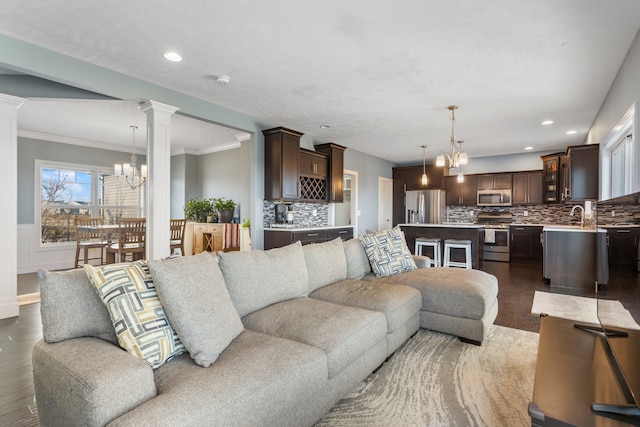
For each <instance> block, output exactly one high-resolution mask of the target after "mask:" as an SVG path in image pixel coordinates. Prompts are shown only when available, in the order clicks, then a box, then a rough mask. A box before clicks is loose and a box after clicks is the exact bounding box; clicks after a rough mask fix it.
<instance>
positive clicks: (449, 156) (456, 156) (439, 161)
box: [436, 105, 469, 168]
mask: <svg viewBox="0 0 640 427" xmlns="http://www.w3.org/2000/svg"><path fill="white" fill-rule="evenodd" d="M447 109H448V110H449V111H451V138H450V140H449V151H441V152H440V154H438V157H436V166H440V167H442V166H445V164H448V167H449V168H457V167H460V166H462V165H466V164H467V163H468V162H469V156H467V153H465V152H464V151H462V147H461V146H460V147H458V146H456V137H455V133H454V123H455V120H456V116H455V110H457V109H458V106H457V105H449V106H448V107H447ZM457 142H458V144H461V143H462V141H457Z"/></svg>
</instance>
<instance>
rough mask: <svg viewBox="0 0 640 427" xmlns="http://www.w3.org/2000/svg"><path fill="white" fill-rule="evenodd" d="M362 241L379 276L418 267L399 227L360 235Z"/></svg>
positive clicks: (373, 268) (372, 267) (374, 270)
mask: <svg viewBox="0 0 640 427" xmlns="http://www.w3.org/2000/svg"><path fill="white" fill-rule="evenodd" d="M360 242H361V243H362V246H363V247H364V251H365V252H366V254H367V258H369V263H370V264H371V269H372V270H373V272H374V273H375V274H376V276H378V277H385V276H391V275H393V274H398V273H403V272H405V271H411V270H415V269H416V268H417V267H416V263H415V261H414V260H413V257H412V256H411V252H409V248H408V247H407V243H406V242H405V240H404V233H402V231H401V230H400V228H398V227H395V228H392V229H390V230H385V231H382V232H380V233H376V234H366V235H363V236H360Z"/></svg>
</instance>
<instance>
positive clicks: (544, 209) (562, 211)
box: [447, 203, 596, 225]
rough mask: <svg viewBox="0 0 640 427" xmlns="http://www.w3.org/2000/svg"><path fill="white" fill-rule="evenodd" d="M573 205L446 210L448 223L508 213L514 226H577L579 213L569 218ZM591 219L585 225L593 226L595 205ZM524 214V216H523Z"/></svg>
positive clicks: (462, 207)
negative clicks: (485, 215) (492, 213)
mask: <svg viewBox="0 0 640 427" xmlns="http://www.w3.org/2000/svg"><path fill="white" fill-rule="evenodd" d="M573 206H575V205H563V204H554V205H529V206H508V207H495V208H490V207H477V206H449V207H448V208H447V221H448V222H475V221H476V220H477V216H478V213H480V212H510V213H512V214H513V223H516V224H561V225H579V224H580V212H579V211H577V212H576V215H575V216H571V209H572V208H573ZM582 206H584V204H582ZM592 210H593V218H592V219H590V220H589V219H586V218H585V223H586V224H587V225H595V221H596V204H595V203H593V204H592ZM525 212H526V214H527V215H526V216H525Z"/></svg>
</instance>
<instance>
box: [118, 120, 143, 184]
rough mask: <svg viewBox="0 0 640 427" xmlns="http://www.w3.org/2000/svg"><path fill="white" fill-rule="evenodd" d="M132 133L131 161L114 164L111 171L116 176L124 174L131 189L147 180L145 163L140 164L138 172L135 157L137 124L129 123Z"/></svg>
mask: <svg viewBox="0 0 640 427" xmlns="http://www.w3.org/2000/svg"><path fill="white" fill-rule="evenodd" d="M129 127H130V128H131V131H132V134H133V147H132V150H131V163H123V164H122V165H120V164H116V165H114V166H113V172H114V175H116V176H122V175H124V177H125V179H126V181H127V184H129V187H131V189H132V190H135V189H137V188H138V187H140V186H142V185H144V183H145V182H146V181H147V165H141V166H140V172H138V164H137V157H136V129H138V126H134V125H131V126H129Z"/></svg>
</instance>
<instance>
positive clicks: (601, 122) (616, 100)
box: [587, 32, 640, 144]
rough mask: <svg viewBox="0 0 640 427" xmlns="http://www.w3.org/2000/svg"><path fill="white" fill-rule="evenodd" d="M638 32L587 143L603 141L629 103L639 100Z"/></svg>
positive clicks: (639, 45)
mask: <svg viewBox="0 0 640 427" xmlns="http://www.w3.org/2000/svg"><path fill="white" fill-rule="evenodd" d="M639 76H640V32H639V33H638V34H636V38H635V39H634V41H633V43H632V44H631V47H630V48H629V52H627V56H626V58H625V59H624V61H623V62H622V65H621V67H620V70H619V71H618V75H617V76H616V78H615V80H614V81H613V84H612V85H611V88H609V93H608V94H607V96H606V98H605V99H604V102H603V103H602V106H601V107H600V111H599V112H598V114H597V115H596V118H595V120H594V121H593V124H592V126H591V129H589V133H588V134H587V143H588V144H599V143H603V142H604V141H605V140H606V138H607V136H609V133H610V132H611V131H612V130H613V128H614V126H616V125H617V124H618V122H619V121H620V119H621V118H622V116H623V115H624V114H625V113H626V112H627V110H628V109H629V107H630V106H631V104H633V103H634V102H635V101H638V100H640V77H639Z"/></svg>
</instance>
